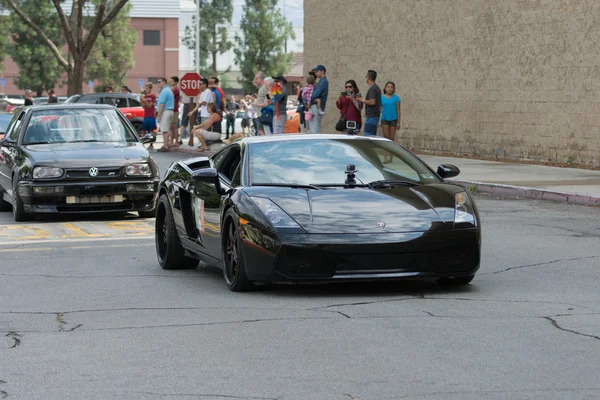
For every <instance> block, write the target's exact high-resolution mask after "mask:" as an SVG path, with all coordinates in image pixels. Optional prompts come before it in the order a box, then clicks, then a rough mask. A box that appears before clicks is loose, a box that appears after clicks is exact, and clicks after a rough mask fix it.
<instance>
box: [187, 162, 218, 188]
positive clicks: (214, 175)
mask: <svg viewBox="0 0 600 400" xmlns="http://www.w3.org/2000/svg"><path fill="white" fill-rule="evenodd" d="M192 179H194V181H196V182H201V183H208V184H213V185H215V189H216V190H217V193H219V194H221V183H220V182H219V173H218V172H217V170H216V168H201V169H197V170H195V171H194V172H193V173H192Z"/></svg>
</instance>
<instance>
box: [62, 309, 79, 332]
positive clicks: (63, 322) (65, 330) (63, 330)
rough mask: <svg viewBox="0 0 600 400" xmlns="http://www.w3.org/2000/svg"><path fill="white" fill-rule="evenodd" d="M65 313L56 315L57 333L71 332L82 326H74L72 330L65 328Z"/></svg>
mask: <svg viewBox="0 0 600 400" xmlns="http://www.w3.org/2000/svg"><path fill="white" fill-rule="evenodd" d="M64 317H65V313H64V312H59V313H56V320H57V321H58V330H59V332H73V331H74V330H75V329H77V328H80V327H81V326H83V324H78V325H75V326H74V327H72V328H67V325H68V323H67V321H65V318H64Z"/></svg>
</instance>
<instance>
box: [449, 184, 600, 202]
mask: <svg viewBox="0 0 600 400" xmlns="http://www.w3.org/2000/svg"><path fill="white" fill-rule="evenodd" d="M448 182H454V183H458V184H460V185H463V186H465V187H466V188H467V189H468V188H471V187H474V188H475V189H477V191H478V192H482V193H490V194H495V195H499V196H509V197H520V198H524V199H535V200H548V201H554V202H559V203H567V204H576V205H580V206H591V207H600V197H595V196H590V195H586V194H577V193H566V192H556V191H551V190H546V189H537V188H529V187H521V186H511V185H502V184H499V183H488V182H474V181H459V180H453V179H449V180H448Z"/></svg>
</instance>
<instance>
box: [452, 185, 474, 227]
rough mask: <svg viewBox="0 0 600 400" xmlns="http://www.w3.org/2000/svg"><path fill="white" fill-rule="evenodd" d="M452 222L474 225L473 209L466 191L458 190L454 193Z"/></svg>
mask: <svg viewBox="0 0 600 400" xmlns="http://www.w3.org/2000/svg"><path fill="white" fill-rule="evenodd" d="M454 223H455V224H464V223H467V224H473V225H476V222H475V210H474V209H473V205H472V204H471V201H470V200H469V196H468V195H467V192H459V193H456V194H455V195H454Z"/></svg>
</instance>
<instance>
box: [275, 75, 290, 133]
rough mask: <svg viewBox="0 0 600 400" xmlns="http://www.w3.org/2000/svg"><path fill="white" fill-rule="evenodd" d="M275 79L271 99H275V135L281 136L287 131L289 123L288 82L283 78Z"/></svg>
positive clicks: (277, 77) (276, 77)
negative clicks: (287, 123)
mask: <svg viewBox="0 0 600 400" xmlns="http://www.w3.org/2000/svg"><path fill="white" fill-rule="evenodd" d="M273 79H274V80H275V83H274V84H273V88H272V89H271V98H272V99H273V135H281V134H283V132H284V130H285V129H284V128H285V123H286V121H287V101H288V90H287V87H286V85H287V80H286V79H285V78H284V77H283V76H275V77H273Z"/></svg>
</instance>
